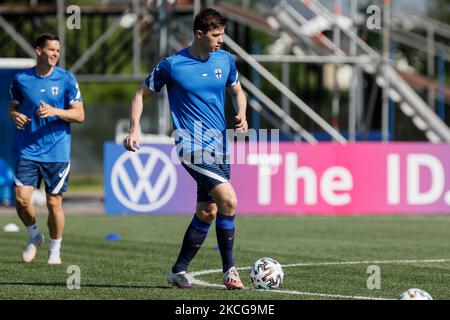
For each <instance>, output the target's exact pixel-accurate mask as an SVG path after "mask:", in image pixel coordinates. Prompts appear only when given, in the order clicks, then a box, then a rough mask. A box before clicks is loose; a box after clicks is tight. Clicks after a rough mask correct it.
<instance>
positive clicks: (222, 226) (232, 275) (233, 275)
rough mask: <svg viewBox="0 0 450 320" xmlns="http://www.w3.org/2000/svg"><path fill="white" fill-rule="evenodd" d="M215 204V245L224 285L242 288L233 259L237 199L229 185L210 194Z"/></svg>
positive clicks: (221, 185)
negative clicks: (220, 259) (220, 261)
mask: <svg viewBox="0 0 450 320" xmlns="http://www.w3.org/2000/svg"><path fill="white" fill-rule="evenodd" d="M210 195H211V197H212V198H213V199H214V202H215V203H217V207H218V212H217V218H216V234H217V243H218V245H219V250H220V255H221V257H222V266H223V272H224V284H225V286H226V287H227V288H228V289H241V288H243V287H244V285H243V284H242V281H241V279H240V277H239V273H238V271H237V268H236V264H235V262H234V259H233V245H234V236H235V225H236V222H235V220H236V207H237V197H236V193H235V191H234V189H233V186H232V185H231V183H229V182H226V183H221V184H219V185H217V186H216V187H214V189H212V190H211V192H210Z"/></svg>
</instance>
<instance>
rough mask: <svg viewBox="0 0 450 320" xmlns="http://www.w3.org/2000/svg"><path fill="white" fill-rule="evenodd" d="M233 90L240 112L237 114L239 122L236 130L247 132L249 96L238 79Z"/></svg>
mask: <svg viewBox="0 0 450 320" xmlns="http://www.w3.org/2000/svg"><path fill="white" fill-rule="evenodd" d="M231 91H232V92H233V94H234V95H235V96H236V102H237V107H238V114H237V115H236V116H235V118H236V121H237V124H236V130H237V131H238V132H241V133H246V132H247V130H248V124H247V116H246V112H247V98H246V97H245V93H244V90H242V86H241V83H240V82H239V81H238V82H237V83H236V84H235V85H234V86H233V87H232V88H231Z"/></svg>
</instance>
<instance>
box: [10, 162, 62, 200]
mask: <svg viewBox="0 0 450 320" xmlns="http://www.w3.org/2000/svg"><path fill="white" fill-rule="evenodd" d="M69 172H70V162H37V161H33V160H28V159H23V158H21V159H19V161H18V163H17V167H16V172H15V176H14V184H15V186H17V187H21V186H31V187H35V188H37V189H39V187H40V186H41V181H42V180H44V183H45V192H46V193H47V194H62V193H63V192H65V191H66V190H67V184H68V182H69Z"/></svg>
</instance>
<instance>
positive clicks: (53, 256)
mask: <svg viewBox="0 0 450 320" xmlns="http://www.w3.org/2000/svg"><path fill="white" fill-rule="evenodd" d="M47 263H48V264H61V256H60V253H59V251H56V252H55V251H50V250H49V251H48V261H47Z"/></svg>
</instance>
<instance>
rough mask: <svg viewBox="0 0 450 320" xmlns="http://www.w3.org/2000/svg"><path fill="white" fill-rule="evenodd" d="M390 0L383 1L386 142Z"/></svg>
mask: <svg viewBox="0 0 450 320" xmlns="http://www.w3.org/2000/svg"><path fill="white" fill-rule="evenodd" d="M390 11H391V6H390V0H384V1H383V20H384V21H383V59H382V61H383V62H382V65H383V66H384V68H383V70H384V72H383V76H384V81H385V84H384V86H383V104H382V110H381V136H382V139H383V141H384V142H387V141H389V139H390V137H389V90H390V84H389V76H388V73H387V70H388V68H387V67H388V66H389V58H390V38H389V33H390V28H389V25H390Z"/></svg>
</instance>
